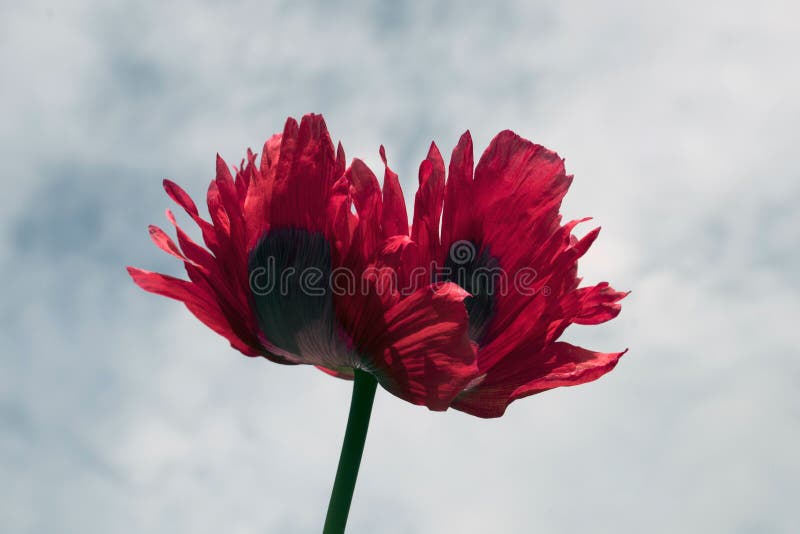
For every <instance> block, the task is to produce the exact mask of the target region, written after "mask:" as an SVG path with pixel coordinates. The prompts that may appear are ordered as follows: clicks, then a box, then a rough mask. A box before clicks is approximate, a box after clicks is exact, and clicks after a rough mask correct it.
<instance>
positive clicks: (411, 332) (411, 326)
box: [366, 283, 477, 411]
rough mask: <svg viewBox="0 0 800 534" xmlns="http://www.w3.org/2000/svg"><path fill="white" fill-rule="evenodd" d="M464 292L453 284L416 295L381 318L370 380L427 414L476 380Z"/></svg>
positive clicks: (371, 349) (374, 346) (439, 408)
mask: <svg viewBox="0 0 800 534" xmlns="http://www.w3.org/2000/svg"><path fill="white" fill-rule="evenodd" d="M466 296H467V293H466V292H465V291H464V290H462V289H461V288H460V287H458V286H456V285H455V284H449V283H448V284H443V285H441V286H439V287H434V286H429V287H425V288H422V289H419V290H417V291H416V292H414V293H413V294H412V295H410V296H409V297H407V298H405V299H403V300H401V301H400V302H399V303H398V304H396V305H395V306H393V307H392V308H391V309H390V310H389V311H388V312H386V315H385V317H384V321H385V330H384V331H383V333H382V334H381V335H380V336H378V338H377V339H376V340H375V341H374V343H373V344H372V345H371V346H370V347H369V350H368V352H366V353H368V354H382V355H383V358H382V360H381V361H377V362H374V363H375V365H377V367H378V368H377V370H376V371H375V375H376V376H377V378H378V380H379V381H380V383H381V384H382V385H383V387H385V388H386V389H387V390H388V391H390V392H391V393H393V394H395V395H397V396H398V397H400V398H402V399H404V400H407V401H409V402H411V403H413V404H421V405H425V406H427V407H428V408H430V409H431V410H440V411H441V410H446V409H447V407H448V406H449V405H450V403H451V401H452V400H453V398H454V397H455V396H456V394H458V392H459V391H461V389H463V388H464V386H465V385H466V384H467V383H468V382H469V381H470V380H471V379H472V378H473V377H474V376H475V374H476V372H477V367H476V366H475V353H474V351H473V348H472V346H471V344H470V341H469V338H468V336H467V313H466V308H465V306H464V303H463V300H464V298H465V297H466Z"/></svg>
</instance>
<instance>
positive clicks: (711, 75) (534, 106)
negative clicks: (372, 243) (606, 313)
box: [0, 0, 800, 534]
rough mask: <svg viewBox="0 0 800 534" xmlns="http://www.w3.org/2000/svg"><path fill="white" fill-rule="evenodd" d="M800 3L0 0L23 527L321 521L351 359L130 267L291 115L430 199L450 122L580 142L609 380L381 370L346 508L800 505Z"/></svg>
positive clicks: (394, 527)
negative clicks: (440, 378) (253, 329)
mask: <svg viewBox="0 0 800 534" xmlns="http://www.w3.org/2000/svg"><path fill="white" fill-rule="evenodd" d="M798 15H800V13H798V8H797V7H796V6H795V5H793V4H792V3H789V2H783V3H782V2H771V1H765V2H761V3H759V4H758V6H753V5H752V4H747V3H743V2H728V3H724V4H722V3H719V4H717V3H713V2H707V1H699V2H698V1H693V2H688V1H686V2H682V1H679V2H670V3H666V2H660V3H657V4H656V3H641V2H622V1H616V2H605V3H602V5H601V4H595V3H590V2H561V3H559V4H557V5H547V4H544V3H538V2H522V1H520V2H516V3H515V2H509V3H493V4H491V5H489V3H481V4H478V3H475V4H471V3H469V2H449V3H448V2H432V3H426V5H423V3H421V2H419V3H411V2H393V3H388V2H386V3H384V2H366V1H365V2H349V3H340V2H324V3H323V2H320V3H317V4H300V3H293V2H277V3H269V2H224V3H223V2H205V3H189V2H186V3H182V2H175V3H170V5H169V6H164V5H156V4H150V5H148V6H145V5H141V4H138V3H132V2H131V3H117V4H114V3H108V2H102V3H101V2H90V1H85V0H81V1H78V2H73V3H71V5H70V6H66V5H58V4H56V5H54V4H50V3H43V2H15V1H11V2H2V3H0V67H2V72H3V79H2V81H1V82H0V117H2V120H0V151H2V156H3V158H2V161H3V167H2V172H0V180H2V185H3V193H4V194H3V195H0V280H2V294H3V298H2V299H0V343H1V345H0V347H2V351H0V352H2V356H1V357H0V480H2V481H3V484H2V486H1V487H0V530H2V531H3V532H9V533H20V534H34V533H36V534H39V533H42V534H45V533H46V534H50V533H53V532H58V533H65V534H67V533H81V534H86V533H95V532H97V533H107V532H113V533H122V534H124V533H128V532H130V533H134V532H137V533H138V532H154V533H156V532H164V533H175V532H192V533H197V534H203V533H216V532H222V531H224V532H231V533H234V534H239V533H241V534H248V533H256V532H259V533H262V532H280V533H294V532H297V533H299V532H309V531H312V532H313V531H318V530H319V528H320V525H321V524H322V519H323V515H324V508H325V505H326V504H327V498H328V491H329V488H330V484H331V482H332V478H333V474H334V471H335V464H336V459H337V457H338V453H339V445H340V442H341V437H342V433H343V430H344V422H345V419H346V412H347V404H348V400H349V394H350V388H349V385H348V384H347V383H345V382H341V381H337V380H335V379H332V378H330V377H328V376H326V375H323V374H322V373H319V372H317V371H315V370H313V369H309V368H296V367H291V368H290V367H283V366H278V365H274V364H270V363H268V362H266V361H263V360H251V359H247V358H244V357H243V356H241V355H239V354H238V353H236V352H235V351H233V350H232V349H230V348H229V347H228V345H227V343H226V342H225V341H224V340H223V339H221V338H218V337H217V336H215V335H214V334H213V333H211V332H210V331H208V330H207V329H205V327H203V326H202V325H200V324H199V323H198V322H197V321H195V320H194V318H193V317H191V316H190V315H189V313H188V312H186V310H185V309H184V308H183V307H182V306H180V305H179V304H176V303H173V302H168V301H167V300H165V299H162V298H158V297H155V296H152V295H147V294H144V293H143V292H141V291H140V290H138V289H137V288H135V287H134V286H133V284H132V283H131V282H130V281H129V279H128V277H127V274H126V272H125V269H124V267H125V265H129V264H132V265H137V266H141V267H144V268H149V269H153V270H160V271H163V272H169V273H172V274H178V273H180V270H181V269H180V265H178V264H177V262H175V261H173V260H172V259H171V258H169V257H167V256H166V255H164V254H162V253H161V252H160V251H158V250H157V249H155V247H153V246H152V245H151V244H150V242H149V238H148V235H147V231H146V227H147V224H150V223H157V224H162V223H164V222H165V221H164V215H163V211H164V208H166V207H168V206H169V205H170V202H169V201H168V199H167V197H166V196H165V195H164V194H163V192H162V191H161V188H160V182H161V179H162V178H164V177H168V178H170V179H173V180H175V181H177V182H178V183H180V184H182V185H184V186H185V187H186V188H187V190H188V191H189V192H190V193H192V194H193V195H195V197H196V198H197V197H202V195H203V192H204V191H205V187H206V185H207V183H208V180H209V179H210V178H211V177H212V173H213V170H214V167H213V165H214V159H213V158H214V155H215V153H216V152H220V153H221V154H222V155H223V157H225V158H226V159H227V160H228V161H229V163H235V162H238V160H239V159H240V158H241V157H242V156H243V154H244V150H245V149H246V148H247V147H248V146H250V147H253V148H255V149H257V148H258V147H260V146H261V143H263V141H264V140H265V139H266V138H267V137H268V136H269V135H271V134H272V133H273V132H274V131H277V130H279V129H280V128H281V126H282V124H283V121H284V120H285V118H286V116H288V115H293V116H299V115H302V114H303V113H306V112H310V111H315V112H321V113H323V114H324V115H325V117H326V118H327V121H328V126H329V128H330V130H331V133H332V135H333V137H334V138H336V139H341V140H342V142H343V144H344V146H345V148H346V150H347V154H348V157H353V156H359V157H362V158H364V159H365V160H366V161H367V162H368V163H369V164H370V165H371V166H372V167H373V168H374V169H377V170H379V169H380V160H379V158H378V146H379V144H384V145H385V146H386V148H387V153H388V157H389V162H390V164H391V165H392V166H393V167H394V169H395V170H396V171H398V172H399V174H400V176H401V180H402V183H403V185H404V188H405V192H406V195H407V197H409V200H410V198H411V197H412V195H413V192H414V184H415V183H416V168H417V166H418V164H419V161H420V160H421V158H422V157H423V156H424V154H425V152H426V149H427V145H428V144H429V143H430V141H431V140H435V141H436V142H437V143H438V144H439V146H440V147H441V148H442V150H443V151H444V152H446V153H449V151H450V150H451V149H452V147H453V146H454V144H455V142H456V141H457V139H458V136H459V135H460V134H461V133H462V132H463V131H464V130H465V129H470V131H471V132H472V135H473V137H474V139H475V146H476V149H477V150H481V149H482V148H483V147H485V146H486V144H487V142H488V141H489V139H491V137H492V136H493V135H494V134H495V133H497V132H498V131H499V130H501V129H505V128H511V129H514V130H515V131H517V132H518V133H520V134H521V135H523V136H525V137H528V138H531V139H533V140H535V141H537V142H539V143H542V144H544V145H546V146H548V147H550V148H553V149H554V150H557V151H558V152H559V153H560V154H561V155H562V156H564V157H565V158H566V162H567V169H568V171H569V172H571V173H574V174H575V181H574V183H573V186H572V189H571V191H570V193H569V195H568V197H567V200H566V202H565V204H564V213H565V215H566V216H567V217H579V216H585V215H590V216H593V217H594V218H595V221H596V222H597V223H598V224H600V225H602V227H603V232H602V233H601V236H600V239H599V240H598V242H597V243H596V244H595V245H594V247H593V250H591V251H590V252H589V254H588V255H587V256H586V257H585V260H584V261H583V263H582V265H581V267H582V274H583V276H584V277H585V279H586V280H587V282H594V281H600V280H609V281H611V282H612V283H614V285H616V286H617V287H619V288H623V289H632V290H633V293H632V294H631V295H630V296H629V297H628V298H627V299H626V300H625V302H624V308H623V313H622V315H621V316H620V317H619V319H617V320H615V321H613V322H611V323H608V324H606V325H603V326H601V327H591V328H581V327H577V328H576V329H575V330H574V331H573V330H571V331H569V332H568V333H567V338H568V339H569V340H572V341H576V342H581V343H583V344H585V345H586V346H588V347H590V348H593V349H597V350H604V351H614V350H619V349H622V348H625V347H629V348H630V352H629V354H628V355H626V356H625V358H624V359H623V360H622V362H621V363H620V365H619V366H618V368H617V369H616V370H615V371H614V372H613V373H611V374H609V375H608V376H606V377H604V378H603V379H601V380H599V381H597V382H595V383H592V384H589V385H586V386H582V387H579V388H571V389H562V390H557V391H552V392H548V393H546V394H544V395H540V396H536V397H533V398H530V399H526V400H524V401H521V402H518V403H515V404H514V405H512V407H511V408H510V409H509V412H508V413H507V415H506V416H505V417H503V418H502V419H499V420H492V421H484V420H479V419H475V418H471V417H469V416H466V415H465V414H462V413H460V412H447V413H444V414H440V413H430V412H427V411H425V410H424V409H421V408H418V407H414V406H411V405H408V404H405V403H403V402H402V401H400V400H398V399H396V398H394V397H391V396H390V395H388V394H386V393H385V392H383V391H379V393H378V397H377V400H376V405H375V410H374V414H373V424H372V427H371V430H370V435H369V438H368V442H367V448H366V453H365V458H364V465H363V468H362V471H361V476H360V480H359V485H358V488H357V493H356V498H355V501H354V505H353V511H352V514H351V525H350V526H351V531H352V532H354V533H356V532H370V533H373V532H374V533H381V534H383V533H386V534H389V533H406V532H465V533H471V532H476V533H482V532H503V533H528V532H546V533H553V534H561V533H573V532H593V533H604V532H609V533H611V532H613V533H615V534H620V533H627V532H631V533H633V532H641V531H648V532H654V533H660V532H664V533H667V532H669V533H672V532H676V531H678V532H692V533H693V532H697V533H708V532H725V533H755V532H775V533H782V532H785V533H790V532H797V530H798V529H799V528H800V514H798V512H797V511H796V507H795V503H794V500H795V499H794V498H793V497H796V495H798V494H800V463H798V461H797V458H796V450H798V449H800V424H799V423H800V401H799V398H798V394H797V384H798V383H800V360H799V359H798V358H799V357H800V354H799V353H798V347H800V331H799V330H798V329H797V327H796V324H795V323H796V320H797V317H798V316H800V298H798V297H800V284H799V283H798V281H797V278H796V273H797V272H800V253H798V251H797V244H798V242H800V211H799V210H798V209H797V206H798V205H799V204H800V180H798V174H799V171H800V166H798V163H797V157H796V142H797V135H796V127H797V126H796V125H797V124H798V121H800V104H798V99H797V95H798V94H800V74H798V71H797V69H796V68H795V67H794V65H795V63H796V58H795V55H796V54H795V52H796V50H798V48H799V47H800V36H798V35H799V34H798V33H797V32H796V28H795V25H796V20H797V17H798Z"/></svg>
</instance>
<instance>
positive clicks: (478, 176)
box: [384, 131, 627, 417]
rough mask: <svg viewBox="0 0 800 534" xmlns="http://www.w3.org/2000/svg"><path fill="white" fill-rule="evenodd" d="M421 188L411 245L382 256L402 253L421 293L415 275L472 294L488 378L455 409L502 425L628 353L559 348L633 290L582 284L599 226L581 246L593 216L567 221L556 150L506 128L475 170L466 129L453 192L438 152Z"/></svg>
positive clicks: (403, 241) (564, 178)
mask: <svg viewBox="0 0 800 534" xmlns="http://www.w3.org/2000/svg"><path fill="white" fill-rule="evenodd" d="M419 180H420V185H419V191H418V192H417V196H416V203H415V206H414V220H413V226H412V229H411V236H410V238H409V237H402V238H394V240H393V243H392V245H391V246H389V247H387V250H386V251H384V255H385V256H387V257H392V258H396V257H397V256H398V255H399V253H398V250H400V251H402V256H403V257H404V260H403V262H402V265H403V269H404V273H405V274H404V275H403V276H401V278H403V280H405V281H406V282H409V283H410V284H411V286H413V285H414V280H411V277H412V276H411V275H410V274H409V273H415V274H419V273H420V272H422V273H424V279H426V280H430V279H438V280H446V281H450V282H456V283H458V284H459V285H460V286H461V287H463V288H464V289H465V290H466V291H467V292H468V293H470V295H471V296H470V297H469V298H468V299H467V300H466V305H467V308H468V310H469V335H470V338H471V339H472V341H473V343H474V344H475V346H476V347H477V354H478V367H479V374H478V376H477V377H476V378H475V379H474V380H473V381H472V382H471V383H470V384H469V385H468V386H467V387H466V388H465V389H464V390H463V391H462V392H460V393H459V395H458V396H457V397H456V398H455V400H454V402H453V407H455V408H456V409H459V410H462V411H465V412H467V413H470V414H473V415H477V416H479V417H499V416H501V415H502V414H503V413H504V412H505V409H506V407H507V406H508V404H510V403H511V402H513V401H514V400H516V399H519V398H522V397H525V396H528V395H533V394H535V393H540V392H542V391H545V390H548V389H552V388H556V387H560V386H574V385H577V384H583V383H585V382H590V381H592V380H595V379H597V378H599V377H600V376H602V375H604V374H605V373H607V372H609V371H610V370H611V369H613V368H614V366H615V365H616V364H617V361H618V360H619V358H620V356H622V354H624V352H618V353H610V354H604V353H599V352H592V351H589V350H586V349H583V348H581V347H576V346H574V345H571V344H569V343H565V342H561V341H558V338H559V336H561V334H562V333H563V332H564V330H565V329H566V328H567V326H569V325H570V324H572V323H577V324H598V323H602V322H605V321H608V320H610V319H612V318H614V317H616V316H617V314H619V311H620V305H619V304H618V301H619V300H621V299H622V298H623V297H624V296H625V295H627V293H620V292H618V291H615V290H614V289H612V288H611V287H610V286H609V284H608V283H606V282H603V283H600V284H597V285H595V286H587V287H578V285H579V283H580V279H579V278H578V277H577V262H578V259H579V258H580V257H581V256H582V255H583V254H584V253H585V252H586V250H587V249H588V248H589V246H590V245H591V244H592V242H593V241H594V240H595V239H596V238H597V235H598V232H599V230H600V229H599V228H596V229H594V230H592V231H591V232H589V233H588V234H587V235H586V236H585V237H583V238H581V239H576V238H575V237H574V236H573V235H572V230H573V228H574V227H575V225H577V224H578V223H580V222H583V221H584V220H586V219H583V220H579V221H570V222H568V223H566V224H564V225H562V224H561V216H560V215H559V209H560V206H561V200H562V199H563V197H564V195H565V194H566V192H567V189H568V188H569V186H570V183H571V181H572V176H568V175H566V174H565V172H564V161H563V160H562V159H561V158H560V157H559V156H558V155H557V154H556V153H554V152H551V151H550V150H547V149H546V148H544V147H542V146H540V145H536V144H533V143H531V142H530V141H527V140H525V139H522V138H521V137H519V136H518V135H516V134H514V133H513V132H511V131H503V132H501V133H499V134H498V135H497V136H496V137H495V138H494V139H493V140H492V142H491V143H490V145H489V147H488V148H487V149H486V151H485V152H484V153H483V156H481V159H480V161H479V162H478V166H477V167H476V168H475V170H474V172H473V155H472V139H471V138H470V135H469V132H467V133H465V134H464V135H463V136H462V137H461V139H460V141H459V143H458V145H457V146H456V148H455V150H454V151H453V155H452V157H451V159H450V169H449V177H448V179H447V183H446V184H445V166H444V161H443V160H442V156H441V154H440V153H439V150H438V149H437V148H436V145H435V144H432V145H431V148H430V151H429V152H428V156H427V158H426V159H425V161H423V162H422V165H421V166H420V170H419ZM440 218H441V232H440ZM412 266H413V267H416V268H417V270H416V271H414V270H413V269H412Z"/></svg>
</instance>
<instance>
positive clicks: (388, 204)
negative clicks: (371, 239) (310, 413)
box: [380, 145, 408, 237]
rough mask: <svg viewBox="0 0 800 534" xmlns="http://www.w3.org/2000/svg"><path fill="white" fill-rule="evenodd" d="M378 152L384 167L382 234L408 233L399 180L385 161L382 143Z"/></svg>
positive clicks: (390, 235) (386, 235)
mask: <svg viewBox="0 0 800 534" xmlns="http://www.w3.org/2000/svg"><path fill="white" fill-rule="evenodd" d="M380 153H381V159H382V160H383V165H384V167H385V170H384V173H383V217H382V218H381V226H382V227H383V236H384V237H392V236H395V235H408V212H407V211H406V201H405V198H403V190H402V189H401V188H400V181H399V180H398V179H397V174H395V172H394V171H392V169H390V168H389V165H388V164H387V163H386V150H385V149H384V148H383V145H381V149H380Z"/></svg>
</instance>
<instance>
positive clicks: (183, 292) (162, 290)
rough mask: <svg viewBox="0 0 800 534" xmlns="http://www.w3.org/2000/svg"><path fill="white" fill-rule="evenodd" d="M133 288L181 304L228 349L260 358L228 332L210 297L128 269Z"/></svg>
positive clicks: (187, 284)
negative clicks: (226, 344) (224, 342)
mask: <svg viewBox="0 0 800 534" xmlns="http://www.w3.org/2000/svg"><path fill="white" fill-rule="evenodd" d="M128 273H129V274H130V275H131V278H133V281H134V282H136V284H137V285H138V286H139V287H141V288H142V289H144V290H145V291H149V292H150V293H156V294H157V295H162V296H165V297H169V298H172V299H175V300H179V301H181V302H183V303H184V304H185V305H186V307H187V308H188V309H189V311H191V312H192V314H194V316H195V317H197V318H198V319H200V321H201V322H202V323H203V324H205V325H206V326H208V327H209V328H211V329H212V330H213V331H214V332H216V333H217V334H219V335H221V336H223V337H224V338H226V339H227V340H228V341H229V342H230V344H231V346H232V347H233V348H235V349H237V350H238V351H240V352H242V353H243V354H245V355H247V356H260V355H261V354H260V352H258V351H257V350H255V349H253V348H252V347H250V346H249V345H248V344H247V343H245V342H244V341H242V340H241V339H240V338H239V337H238V336H237V335H236V334H235V333H234V331H233V328H231V325H230V323H229V322H228V320H227V319H226V318H225V316H224V315H223V313H222V311H221V310H220V308H219V306H218V305H217V303H216V302H215V300H214V297H213V296H211V295H209V294H207V293H206V292H204V291H203V290H201V289H200V287H199V286H197V285H195V284H193V283H192V282H187V281H186V280H181V279H179V278H174V277H172V276H168V275H165V274H160V273H154V272H150V271H145V270H143V269H137V268H135V267H128Z"/></svg>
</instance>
